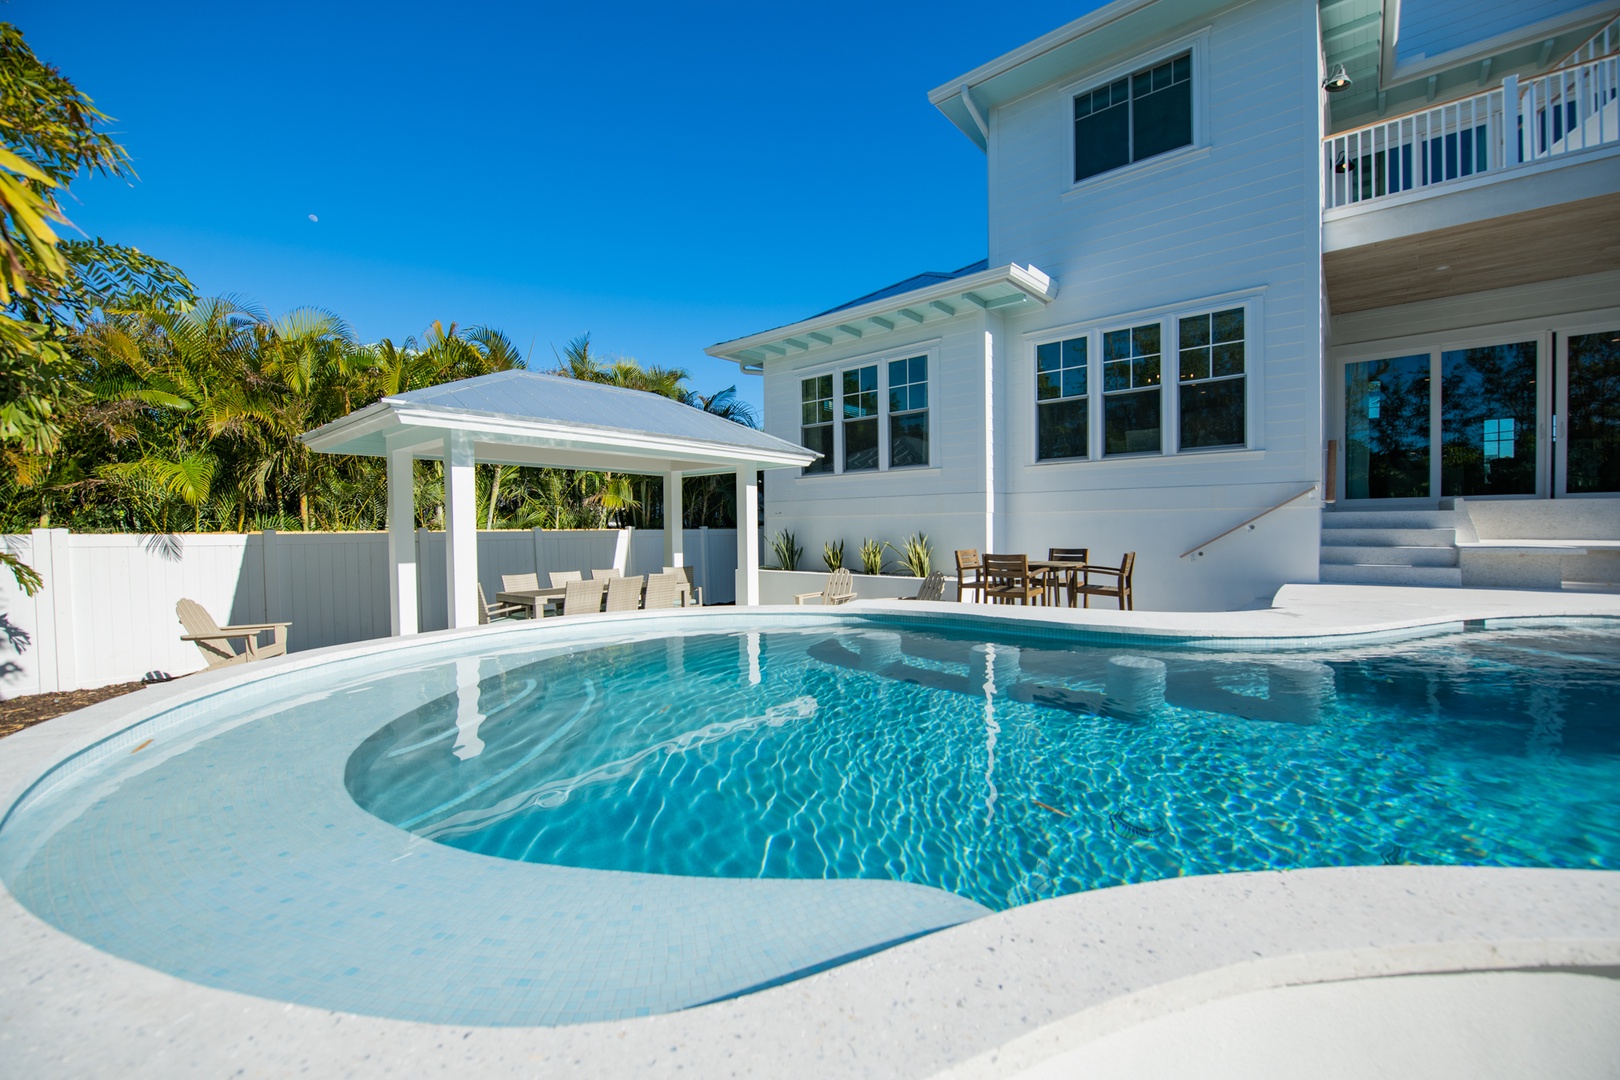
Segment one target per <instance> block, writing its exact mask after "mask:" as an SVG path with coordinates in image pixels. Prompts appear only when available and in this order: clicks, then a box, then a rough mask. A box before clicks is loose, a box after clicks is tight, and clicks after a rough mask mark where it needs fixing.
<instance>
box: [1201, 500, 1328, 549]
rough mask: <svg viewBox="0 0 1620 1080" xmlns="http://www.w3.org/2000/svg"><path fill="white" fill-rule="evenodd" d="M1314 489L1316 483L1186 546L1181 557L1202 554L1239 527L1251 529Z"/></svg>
mask: <svg viewBox="0 0 1620 1080" xmlns="http://www.w3.org/2000/svg"><path fill="white" fill-rule="evenodd" d="M1315 490H1316V485H1315V484H1312V485H1311V486H1310V487H1308V488H1306V489H1305V490H1304V491H1301V492H1300V493H1299V494H1297V495H1290V496H1288V498H1286V499H1284V500H1283V501H1282V502H1280V503H1278V504H1277V505H1276V506H1272V507H1268V508H1267V509H1265V510H1262V511H1260V512H1259V513H1258V514H1256V515H1254V517H1252V518H1250V519H1249V520H1247V521H1240V522H1238V523H1237V524H1236V525H1234V526H1232V527H1231V528H1230V529H1227V530H1226V531H1225V532H1223V533H1220V534H1219V535H1217V536H1212V537H1210V538H1209V539H1208V540H1205V541H1204V542H1203V543H1202V544H1197V545H1195V546H1193V547H1190V548H1188V549H1187V550H1186V551H1183V552H1182V553H1181V557H1182V558H1183V559H1185V558H1186V557H1187V556H1189V555H1193V554H1198V555H1202V554H1203V553H1204V549H1205V548H1207V547H1209V546H1210V545H1212V544H1214V543H1215V541H1217V540H1224V539H1226V538H1227V537H1228V536H1231V535H1232V534H1233V533H1235V532H1237V531H1238V530H1239V529H1241V528H1243V527H1244V526H1248V527H1249V528H1250V529H1251V530H1252V529H1253V528H1254V523H1255V522H1257V521H1259V520H1260V519H1261V518H1263V517H1265V516H1266V515H1267V514H1270V513H1274V512H1276V511H1278V510H1281V509H1282V508H1283V507H1285V506H1287V505H1288V504H1289V503H1291V502H1294V501H1296V500H1298V499H1303V498H1304V497H1305V496H1307V495H1309V494H1310V493H1311V492H1313V491H1315Z"/></svg>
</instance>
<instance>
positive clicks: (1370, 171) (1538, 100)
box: [1322, 54, 1620, 210]
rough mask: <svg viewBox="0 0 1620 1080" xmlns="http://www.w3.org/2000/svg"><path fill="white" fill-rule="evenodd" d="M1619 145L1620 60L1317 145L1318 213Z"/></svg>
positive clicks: (1557, 73)
mask: <svg viewBox="0 0 1620 1080" xmlns="http://www.w3.org/2000/svg"><path fill="white" fill-rule="evenodd" d="M1614 143H1620V54H1610V55H1608V56H1603V57H1598V58H1597V59H1594V60H1589V61H1587V62H1585V63H1582V64H1576V65H1572V66H1568V67H1563V68H1559V69H1557V70H1554V71H1551V72H1548V73H1547V74H1546V75H1542V76H1539V77H1537V78H1534V79H1528V80H1525V81H1523V82H1520V81H1519V80H1518V79H1517V78H1515V77H1513V76H1509V77H1508V78H1507V79H1506V80H1504V81H1503V83H1502V86H1501V87H1500V88H1499V89H1495V90H1489V91H1486V92H1485V93H1483V94H1475V95H1474V96H1473V97H1469V98H1463V99H1462V100H1460V101H1449V102H1447V103H1445V104H1444V105H1437V106H1435V107H1434V108H1432V109H1426V110H1424V111H1423V112H1417V113H1411V114H1409V115H1406V116H1398V117H1395V118H1394V119H1391V120H1383V121H1380V122H1378V123H1376V124H1368V125H1367V126H1366V127H1361V128H1356V129H1354V130H1353V131H1344V132H1340V133H1339V134H1337V135H1333V136H1330V137H1329V138H1327V139H1324V140H1323V142H1322V149H1323V154H1324V158H1325V160H1324V164H1325V168H1324V172H1323V189H1324V190H1323V199H1322V206H1323V208H1324V209H1329V210H1331V209H1333V208H1334V207H1338V206H1349V205H1351V204H1354V203H1360V202H1366V201H1369V200H1373V199H1383V198H1388V197H1390V196H1392V195H1399V194H1402V193H1404V192H1408V191H1417V190H1421V189H1424V188H1430V187H1434V186H1436V185H1438V184H1447V183H1453V182H1456V181H1458V180H1463V179H1466V178H1468V177H1473V176H1479V175H1482V174H1486V173H1499V172H1503V171H1505V170H1508V169H1514V168H1517V167H1519V166H1521V165H1525V164H1529V163H1531V162H1536V161H1545V160H1547V159H1549V158H1555V157H1558V156H1560V155H1562V154H1569V153H1574V152H1577V151H1581V150H1587V149H1591V148H1592V147H1597V146H1605V145H1610V144H1614Z"/></svg>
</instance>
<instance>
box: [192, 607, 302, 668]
mask: <svg viewBox="0 0 1620 1080" xmlns="http://www.w3.org/2000/svg"><path fill="white" fill-rule="evenodd" d="M174 613H175V614H176V615H178V616H180V625H181V626H183V627H185V630H186V632H185V633H184V634H182V635H181V636H180V640H181V641H195V642H196V643H197V648H198V650H199V651H201V653H202V654H203V659H204V660H207V661H208V666H209V668H218V667H229V666H230V665H231V664H248V663H252V662H253V661H254V660H263V659H265V658H266V657H270V656H285V655H286V654H287V627H289V626H291V625H292V623H290V622H273V623H244V624H242V625H241V626H220V625H219V624H218V623H216V622H215V621H214V617H213V616H212V615H210V614H208V611H207V609H205V608H204V607H203V606H202V605H201V604H199V603H197V601H195V600H185V599H182V600H181V601H180V602H179V603H178V604H176V605H174ZM265 631H270V632H271V639H270V643H269V644H268V645H262V644H260V643H259V635H260V634H262V633H264V632H265ZM239 639H240V640H241V642H242V651H241V652H237V651H236V650H235V649H234V648H233V647H232V646H231V642H233V641H236V640H239Z"/></svg>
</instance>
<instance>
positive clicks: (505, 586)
mask: <svg viewBox="0 0 1620 1080" xmlns="http://www.w3.org/2000/svg"><path fill="white" fill-rule="evenodd" d="M539 587H540V575H539V574H502V575H501V591H502V592H519V591H521V590H523V589H538V588H539ZM552 588H556V586H555V585H553V586H552Z"/></svg>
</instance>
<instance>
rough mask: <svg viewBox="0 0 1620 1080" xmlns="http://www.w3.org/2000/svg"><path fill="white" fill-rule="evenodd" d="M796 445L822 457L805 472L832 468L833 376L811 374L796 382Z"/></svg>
mask: <svg viewBox="0 0 1620 1080" xmlns="http://www.w3.org/2000/svg"><path fill="white" fill-rule="evenodd" d="M799 444H800V445H801V446H803V447H805V448H806V449H808V450H814V451H815V452H816V453H818V454H820V455H821V457H819V458H817V459H816V460H815V461H813V462H811V463H810V464H809V465H806V466H805V467H804V471H805V472H806V473H825V472H832V469H833V377H832V376H831V375H812V376H811V377H810V378H808V379H800V380H799Z"/></svg>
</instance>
